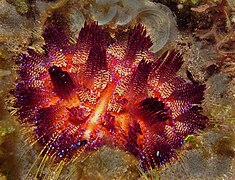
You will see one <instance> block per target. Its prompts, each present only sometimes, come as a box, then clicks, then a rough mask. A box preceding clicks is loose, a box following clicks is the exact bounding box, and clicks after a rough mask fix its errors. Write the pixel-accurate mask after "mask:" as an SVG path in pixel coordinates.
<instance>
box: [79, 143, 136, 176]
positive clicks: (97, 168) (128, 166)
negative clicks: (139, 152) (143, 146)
mask: <svg viewBox="0 0 235 180" xmlns="http://www.w3.org/2000/svg"><path fill="white" fill-rule="evenodd" d="M137 164H138V162H137V160H136V158H135V157H133V156H131V155H130V154H127V153H125V152H123V151H121V150H117V149H112V148H109V147H103V148H101V149H99V150H98V151H97V152H94V153H92V154H91V155H90V156H89V157H87V158H86V159H85V160H84V161H83V162H79V163H78V179H97V180H98V179H100V180H101V179H123V180H124V179H137V177H138V176H139V173H138V169H137Z"/></svg>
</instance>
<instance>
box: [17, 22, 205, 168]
mask: <svg viewBox="0 0 235 180" xmlns="http://www.w3.org/2000/svg"><path fill="white" fill-rule="evenodd" d="M123 34H125V33H123ZM43 37H44V39H45V44H46V45H45V53H44V54H40V53H37V52H35V51H33V50H31V49H29V50H28V54H27V55H26V54H22V55H21V56H20V59H19V61H18V64H19V71H18V74H19V78H18V80H17V83H16V89H15V90H14V91H13V94H14V96H15V103H14V107H15V108H16V109H17V115H18V116H19V122H20V123H21V124H22V125H23V126H24V125H26V124H29V125H31V126H33V127H35V130H34V134H35V137H34V138H35V139H37V140H38V143H39V144H41V145H42V146H43V147H44V150H43V151H44V153H47V154H49V155H51V156H53V158H54V159H55V161H60V160H70V159H72V158H74V157H76V155H78V153H80V151H81V150H82V151H92V150H95V149H97V148H99V147H101V146H103V145H108V146H111V147H117V148H120V149H123V150H125V151H128V152H130V153H132V154H133V155H134V156H136V157H137V158H138V159H139V161H140V165H141V167H142V168H143V169H148V168H149V167H155V166H159V165H161V164H163V163H165V162H167V161H169V159H170V158H171V157H172V156H173V155H174V151H175V149H177V148H178V147H180V146H181V145H182V143H183V140H184V138H185V137H186V136H187V135H188V134H191V133H194V132H195V131H196V130H198V129H203V128H205V126H206V123H207V121H208V119H207V117H205V116H203V115H201V114H200V112H199V110H200V108H199V107H198V106H197V104H200V103H201V101H202V100H203V91H204V89H205V86H204V85H200V84H198V83H191V82H187V81H186V80H184V79H183V78H181V77H179V76H177V75H176V73H177V71H178V70H179V69H180V67H181V65H182V63H183V61H182V56H181V54H180V53H178V52H176V51H174V50H173V51H171V52H165V53H164V54H163V55H162V56H161V57H160V58H155V57H154V55H153V53H152V52H150V51H149V50H148V49H149V48H150V47H151V45H152V42H151V39H150V37H149V36H147V35H146V30H145V29H144V27H143V26H142V25H137V26H135V27H134V28H133V29H130V30H129V34H128V35H126V36H125V35H124V37H122V38H120V37H119V38H118V39H114V38H111V36H110V35H109V33H108V32H107V31H106V30H105V29H103V28H102V27H100V26H98V25H97V24H95V23H92V24H90V25H87V24H85V26H84V28H82V30H81V31H80V34H79V37H78V39H77V43H76V44H73V43H71V42H70V41H69V38H68V37H67V36H66V34H65V33H64V31H63V30H62V29H61V28H59V27H55V26H49V27H47V28H46V30H45V32H44V34H43Z"/></svg>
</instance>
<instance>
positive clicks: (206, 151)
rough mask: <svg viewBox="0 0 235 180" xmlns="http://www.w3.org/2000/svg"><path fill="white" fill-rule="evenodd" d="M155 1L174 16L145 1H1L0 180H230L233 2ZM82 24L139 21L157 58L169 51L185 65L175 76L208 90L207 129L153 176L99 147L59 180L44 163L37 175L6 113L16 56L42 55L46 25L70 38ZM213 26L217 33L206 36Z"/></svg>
mask: <svg viewBox="0 0 235 180" xmlns="http://www.w3.org/2000/svg"><path fill="white" fill-rule="evenodd" d="M155 2H161V3H163V4H165V5H167V6H168V7H169V8H171V10H172V11H173V12H171V11H170V10H169V9H168V8H167V10H166V9H164V8H163V7H162V6H159V4H158V5H154V4H153V3H149V2H148V1H145V0H139V1H138V0H134V1H128V0H110V1H105V0H103V1H101V0H100V1H98V0H97V1H83V0H71V1H68V0H55V1H49V0H48V1H46V0H45V1H42V0H41V1H39V0H33V1H32V0H16V1H13V0H0V97H1V98H0V106H1V107H0V113H1V114H0V179H56V178H59V179H66V178H68V179H158V178H160V179H229V180H232V179H235V173H234V172H235V169H234V168H235V167H234V166H235V161H234V157H235V137H234V136H235V127H234V123H235V73H234V72H235V35H234V30H235V2H234V1H233V0H228V1H220V0H218V1H213V0H208V1H206V0H205V1H203V0H198V1H197V0H194V1H193V0H192V1H190V0H179V1H178V0H162V1H155ZM221 2H222V3H223V2H225V5H223V4H222V5H221ZM112 8H113V9H112ZM114 8H117V9H118V10H114ZM162 9H163V10H162ZM156 14H157V15H156ZM216 16H218V19H216V21H223V22H226V23H220V22H216V23H215V22H214V21H215V19H213V18H212V17H216ZM213 20H214V21H213ZM84 21H88V22H89V21H98V22H99V23H100V24H104V25H105V26H106V27H108V28H110V31H113V32H115V31H117V30H118V28H128V26H130V25H133V24H136V23H138V22H141V23H143V24H145V25H146V27H147V31H149V32H150V35H151V37H152V39H153V41H154V47H153V51H155V52H156V56H157V55H158V54H160V53H161V52H163V51H164V50H166V49H168V48H171V49H172V48H176V49H178V50H180V51H182V52H183V53H184V61H185V62H184V65H183V67H182V68H181V71H180V74H181V75H182V76H184V77H186V76H185V72H186V70H189V71H190V72H191V73H192V75H193V77H194V79H195V80H196V81H199V82H202V83H205V84H206V86H207V89H206V91H205V100H204V102H203V108H204V110H203V114H205V115H207V116H208V117H209V118H210V121H211V122H212V123H211V124H213V125H212V126H211V127H208V128H207V129H206V130H204V131H202V132H198V134H197V135H196V136H190V137H189V138H188V139H187V140H186V143H185V144H184V145H183V147H182V148H181V149H179V150H178V151H177V154H178V159H175V160H172V161H171V162H170V163H167V164H166V165H164V166H162V167H161V168H160V169H159V170H157V172H156V171H154V172H152V173H150V174H151V175H150V174H141V173H140V172H138V169H137V166H136V163H137V162H136V159H135V158H134V157H132V156H131V155H130V154H128V153H126V152H122V151H120V150H118V149H111V148H108V147H103V148H101V149H100V150H98V151H97V152H94V153H90V154H87V155H84V157H83V158H82V157H81V159H80V160H78V161H76V162H74V163H71V164H69V165H68V166H66V167H64V168H63V169H62V171H61V173H60V174H59V175H60V176H59V177H57V175H58V172H56V171H55V167H52V166H53V165H51V164H50V163H47V164H46V165H45V167H44V168H43V171H42V172H39V173H38V174H40V176H38V178H37V177H35V174H36V173H37V170H38V167H39V166H40V160H38V161H36V163H34V162H35V160H36V159H37V157H38V154H39V150H38V147H37V146H33V147H31V146H29V143H28V142H27V137H28V136H29V132H27V129H22V128H21V126H20V124H19V123H18V122H17V121H16V118H17V117H15V116H11V114H10V113H9V112H8V111H9V110H12V109H11V107H10V106H9V104H10V102H9V101H10V100H11V96H10V94H9V91H10V90H11V89H12V88H14V82H15V80H16V78H17V75H16V70H17V66H16V65H15V59H17V58H18V55H19V53H22V52H25V50H26V48H27V47H29V46H30V47H31V48H34V49H36V50H37V51H41V50H42V49H41V46H42V45H43V43H44V41H43V38H42V36H41V35H42V32H43V29H44V28H45V26H46V25H47V24H48V23H51V22H52V23H53V22H55V23H59V24H64V26H65V27H66V29H67V30H68V32H69V33H70V34H71V36H72V37H73V38H76V36H77V34H78V32H79V30H80V29H81V27H82V26H83V23H84ZM160 22H163V23H165V24H164V25H163V26H162V25H159V23H160ZM212 27H216V30H215V31H210V30H211V29H212ZM159 29H160V30H159ZM198 30H202V31H198ZM199 32H200V33H199ZM208 32H209V33H211V34H208ZM151 33H152V34H151ZM166 33H168V34H166ZM206 33H207V34H206ZM159 34H161V35H159ZM159 36H161V37H163V39H160V38H159ZM164 38H165V39H164ZM57 170H58V169H57ZM26 175H27V177H26Z"/></svg>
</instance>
